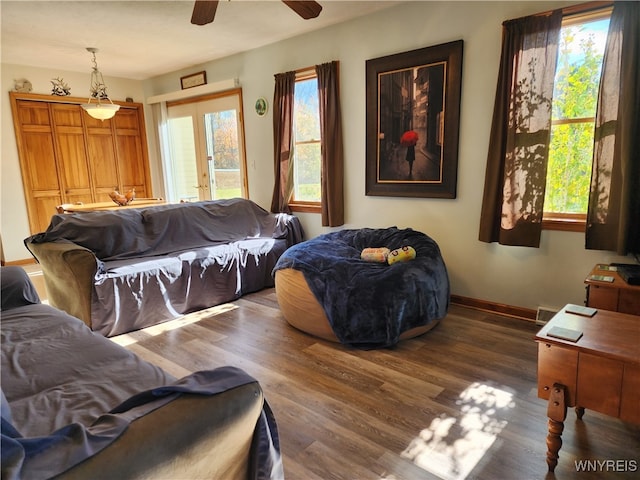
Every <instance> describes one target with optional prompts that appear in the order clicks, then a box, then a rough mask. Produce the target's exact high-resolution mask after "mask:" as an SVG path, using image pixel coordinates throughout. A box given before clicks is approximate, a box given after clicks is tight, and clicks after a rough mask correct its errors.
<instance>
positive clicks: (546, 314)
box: [536, 307, 558, 325]
mask: <svg viewBox="0 0 640 480" xmlns="http://www.w3.org/2000/svg"><path fill="white" fill-rule="evenodd" d="M556 313H558V310H553V309H551V308H546V307H538V311H537V313H536V325H544V324H545V323H547V322H548V321H549V320H551V319H552V318H553V316H554V315H555V314H556Z"/></svg>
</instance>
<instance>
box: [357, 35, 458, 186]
mask: <svg viewBox="0 0 640 480" xmlns="http://www.w3.org/2000/svg"><path fill="white" fill-rule="evenodd" d="M462 47H463V41H462V40H457V41H454V42H449V43H444V44H441V45H435V46H432V47H426V48H421V49H417V50H411V51H408V52H404V53H399V54H395V55H388V56H385V57H379V58H374V59H370V60H367V62H366V98H367V106H366V109H367V113H366V118H367V123H366V194H367V195H373V196H376V195H378V196H395V197H432V198H456V185H457V176H458V138H459V130H460V125H459V124H460V95H461V87H462Z"/></svg>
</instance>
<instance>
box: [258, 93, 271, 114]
mask: <svg viewBox="0 0 640 480" xmlns="http://www.w3.org/2000/svg"><path fill="white" fill-rule="evenodd" d="M268 109H269V104H268V103H267V99H266V98H264V97H260V98H258V99H257V100H256V113H257V114H258V116H259V117H264V116H265V115H266V114H267V110H268Z"/></svg>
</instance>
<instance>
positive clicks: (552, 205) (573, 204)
mask: <svg viewBox="0 0 640 480" xmlns="http://www.w3.org/2000/svg"><path fill="white" fill-rule="evenodd" d="M608 23H609V20H608V18H607V19H605V20H599V21H596V22H590V23H584V24H581V25H574V26H570V27H566V28H562V30H561V39H560V49H559V53H558V67H557V70H556V78H555V85H554V86H555V88H554V94H553V107H552V108H553V116H552V119H553V125H552V128H551V140H550V145H549V162H548V167H547V185H546V191H545V200H544V210H545V212H547V213H549V212H553V213H579V214H585V213H586V212H587V204H588V199H589V184H590V181H591V162H592V156H593V130H594V118H595V114H596V106H597V99H598V87H599V82H600V70H601V66H602V57H603V53H602V52H603V50H604V37H603V36H602V35H601V34H600V35H597V33H598V32H600V33H602V32H603V31H604V32H605V33H606V29H607V26H608Z"/></svg>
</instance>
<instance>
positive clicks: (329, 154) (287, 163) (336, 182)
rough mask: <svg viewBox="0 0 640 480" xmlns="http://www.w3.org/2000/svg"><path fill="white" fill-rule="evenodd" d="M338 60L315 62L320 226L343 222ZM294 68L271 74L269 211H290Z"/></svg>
mask: <svg viewBox="0 0 640 480" xmlns="http://www.w3.org/2000/svg"><path fill="white" fill-rule="evenodd" d="M338 65H339V64H338V62H336V61H334V62H329V63H324V64H321V65H316V66H315V73H316V77H317V80H318V82H317V83H318V102H319V116H320V119H319V120H320V137H321V139H320V157H321V158H320V162H321V176H320V179H321V202H320V207H321V208H320V213H321V215H322V225H323V226H330V227H335V226H340V225H343V224H344V193H343V184H344V157H343V140H342V115H341V109H340V90H339V77H338ZM295 81H296V72H286V73H280V74H277V75H275V91H274V99H273V136H274V139H273V140H274V164H275V167H274V168H275V185H274V189H273V197H272V202H271V211H273V212H287V213H289V212H291V207H290V205H289V202H290V200H291V197H292V192H293V181H294V180H293V171H294V169H293V161H294V158H295V156H294V152H293V149H294V148H295V147H294V138H293V137H294V131H293V112H294V97H295Z"/></svg>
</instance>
